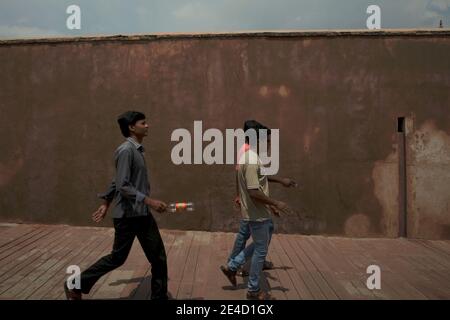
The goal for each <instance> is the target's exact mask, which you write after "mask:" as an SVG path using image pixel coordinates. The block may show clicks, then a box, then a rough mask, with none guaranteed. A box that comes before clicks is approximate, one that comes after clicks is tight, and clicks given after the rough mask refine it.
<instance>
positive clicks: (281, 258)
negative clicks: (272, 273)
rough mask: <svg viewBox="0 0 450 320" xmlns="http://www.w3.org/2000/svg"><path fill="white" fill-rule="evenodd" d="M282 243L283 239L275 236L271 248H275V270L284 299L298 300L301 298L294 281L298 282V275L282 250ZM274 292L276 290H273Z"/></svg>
mask: <svg viewBox="0 0 450 320" xmlns="http://www.w3.org/2000/svg"><path fill="white" fill-rule="evenodd" d="M281 241H282V239H280V236H279V235H274V236H273V237H272V241H271V243H270V246H271V247H272V248H273V257H274V259H275V261H276V262H277V266H276V267H275V270H276V273H277V275H278V278H279V279H280V284H281V289H282V290H281V291H282V292H283V294H284V295H285V297H284V299H289V300H298V299H300V297H301V296H300V294H299V293H298V292H297V289H296V287H295V283H294V281H293V280H292V278H294V279H295V280H298V279H297V278H298V275H297V274H296V272H295V271H294V265H293V264H292V262H291V260H290V259H289V258H288V257H287V255H286V253H285V252H284V250H283V249H282V245H281ZM275 261H274V262H275ZM272 291H274V290H273V289H272Z"/></svg>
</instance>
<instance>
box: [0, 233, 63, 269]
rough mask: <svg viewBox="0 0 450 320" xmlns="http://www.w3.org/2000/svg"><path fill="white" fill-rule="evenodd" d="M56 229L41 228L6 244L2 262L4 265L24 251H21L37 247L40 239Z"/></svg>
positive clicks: (1, 257)
mask: <svg viewBox="0 0 450 320" xmlns="http://www.w3.org/2000/svg"><path fill="white" fill-rule="evenodd" d="M55 230H56V229H55V228H54V227H47V228H40V229H39V230H36V231H35V232H32V233H30V234H29V235H27V236H24V237H21V238H20V239H19V240H18V241H17V242H13V243H10V244H8V245H6V246H4V247H3V248H2V249H3V250H2V252H1V253H0V263H1V264H2V265H3V264H5V263H7V262H8V261H10V260H12V259H14V258H15V257H16V256H17V255H19V254H20V253H22V252H21V251H28V250H31V249H33V248H35V247H36V243H37V242H38V241H39V239H42V238H44V237H46V236H47V235H48V234H49V233H51V232H54V231H55Z"/></svg>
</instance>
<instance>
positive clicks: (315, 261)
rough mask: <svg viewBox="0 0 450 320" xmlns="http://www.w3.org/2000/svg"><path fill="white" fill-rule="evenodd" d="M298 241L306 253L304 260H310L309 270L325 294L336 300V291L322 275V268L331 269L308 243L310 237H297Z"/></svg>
mask: <svg viewBox="0 0 450 320" xmlns="http://www.w3.org/2000/svg"><path fill="white" fill-rule="evenodd" d="M297 243H298V245H299V248H300V249H301V250H302V252H303V254H304V260H303V261H307V260H308V259H309V261H308V263H306V264H305V265H306V266H307V268H309V269H308V270H309V272H310V274H311V276H312V278H313V279H314V281H315V283H316V284H317V286H318V287H319V288H320V290H321V292H322V293H323V294H324V295H325V298H326V299H331V300H336V299H338V297H337V295H336V293H335V292H334V291H333V289H332V288H331V287H330V286H329V285H328V283H327V282H326V281H325V279H324V278H323V277H322V274H321V273H320V270H324V271H329V269H328V267H327V266H326V264H325V263H324V262H323V261H322V259H321V258H320V257H319V256H318V255H317V253H316V252H314V250H312V248H311V247H310V245H309V243H308V237H302V238H301V239H297Z"/></svg>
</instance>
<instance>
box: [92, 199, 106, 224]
mask: <svg viewBox="0 0 450 320" xmlns="http://www.w3.org/2000/svg"><path fill="white" fill-rule="evenodd" d="M108 208H109V204H107V203H104V204H102V205H101V206H100V207H98V209H97V211H95V212H94V213H93V214H92V220H93V221H94V222H96V223H99V222H100V221H102V220H103V218H104V217H105V216H106V212H107V211H108Z"/></svg>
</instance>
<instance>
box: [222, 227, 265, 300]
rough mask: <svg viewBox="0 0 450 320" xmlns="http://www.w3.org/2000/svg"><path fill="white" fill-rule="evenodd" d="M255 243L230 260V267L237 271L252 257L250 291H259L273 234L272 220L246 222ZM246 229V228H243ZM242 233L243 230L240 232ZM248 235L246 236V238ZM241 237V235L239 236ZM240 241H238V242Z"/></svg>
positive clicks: (249, 280) (249, 279)
mask: <svg viewBox="0 0 450 320" xmlns="http://www.w3.org/2000/svg"><path fill="white" fill-rule="evenodd" d="M246 223H247V224H248V229H249V231H250V235H251V237H252V240H253V243H252V244H251V245H249V246H247V247H246V248H245V249H244V250H242V251H241V252H240V253H239V254H237V255H236V256H235V257H234V258H230V260H229V262H228V267H229V268H230V270H237V269H238V268H240V267H241V266H243V265H244V264H245V261H246V260H247V259H249V258H250V257H251V259H252V260H251V266H250V275H249V278H248V291H251V292H256V291H259V278H260V276H261V271H262V269H263V266H264V261H265V260H266V256H267V251H268V249H269V242H270V239H271V236H272V232H273V222H272V220H271V219H269V220H265V221H261V222H260V221H246ZM243 229H244V228H243ZM239 231H241V230H239ZM245 235H246V234H244V236H245ZM238 236H239V235H238ZM237 240H238V239H236V242H237Z"/></svg>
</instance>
